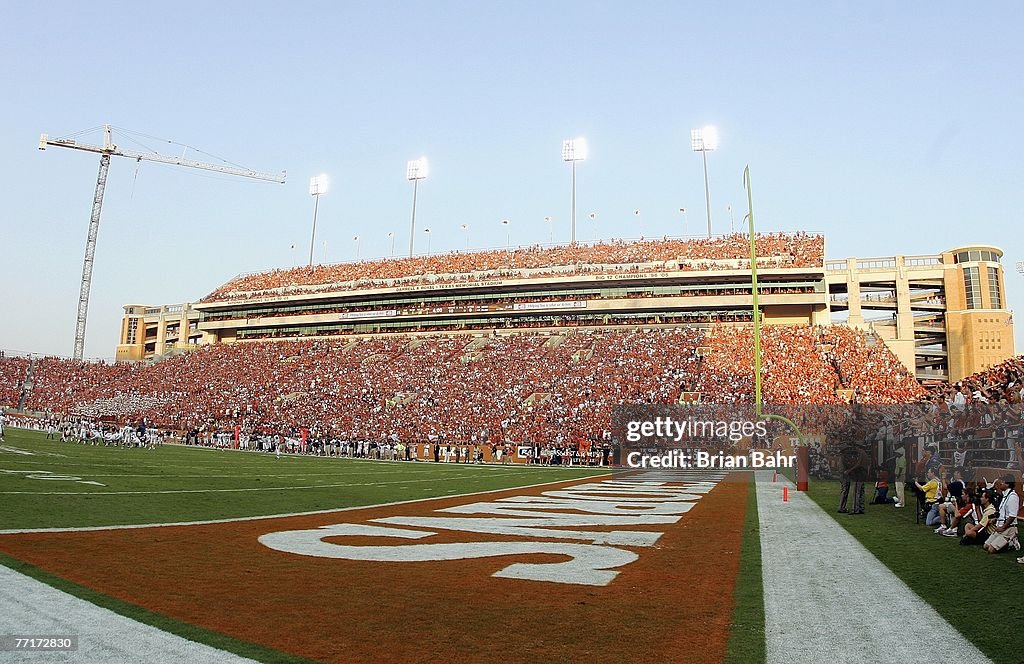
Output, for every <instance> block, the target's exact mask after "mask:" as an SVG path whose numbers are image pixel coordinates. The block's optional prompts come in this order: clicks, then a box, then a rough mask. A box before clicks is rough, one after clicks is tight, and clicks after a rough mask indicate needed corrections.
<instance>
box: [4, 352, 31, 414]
mask: <svg viewBox="0 0 1024 664" xmlns="http://www.w3.org/2000/svg"><path fill="white" fill-rule="evenodd" d="M28 365H29V361H28V360H27V359H26V358H24V357H6V356H4V355H3V354H2V353H0V408H3V407H5V406H7V407H11V408H16V407H17V406H18V403H19V401H20V400H21V390H22V388H23V386H24V384H25V377H26V375H27V373H28Z"/></svg>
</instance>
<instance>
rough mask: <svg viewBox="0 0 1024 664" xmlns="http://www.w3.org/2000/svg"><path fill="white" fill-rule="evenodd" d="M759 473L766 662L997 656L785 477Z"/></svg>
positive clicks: (952, 659) (978, 659)
mask: <svg viewBox="0 0 1024 664" xmlns="http://www.w3.org/2000/svg"><path fill="white" fill-rule="evenodd" d="M756 477H757V514H758V518H759V519H760V521H761V528H760V532H761V568H762V578H763V580H764V581H763V582H764V613H765V646H766V651H767V657H766V660H767V663H768V664H794V663H797V664H799V663H802V662H809V663H815V664H820V662H918V661H927V662H972V663H974V662H989V661H990V660H989V659H988V658H987V657H985V655H983V654H982V653H981V651H979V650H978V649H977V648H976V647H975V646H974V645H973V644H972V643H970V642H969V641H968V640H967V639H966V638H965V637H964V636H963V635H962V634H960V633H959V632H957V631H956V630H955V629H954V628H953V627H952V625H950V624H949V623H948V622H947V621H946V620H945V619H944V618H943V617H942V616H940V615H939V614H938V613H937V612H936V611H935V609H933V608H932V607H931V605H929V604H928V603H926V602H925V601H924V600H923V599H921V598H920V597H919V596H918V595H917V594H916V593H914V591H913V590H911V589H910V588H909V587H908V586H907V585H906V584H905V583H904V582H903V581H901V580H900V579H899V577H897V576H896V575H895V574H893V573H892V572H891V571H890V570H889V568H888V567H886V566H885V565H884V564H882V563H881V561H879V560H878V559H877V558H875V556H874V555H872V554H871V552H869V551H868V550H867V549H866V548H864V546H863V545H861V543H860V542H858V541H857V540H856V539H855V538H854V537H853V535H851V534H850V533H848V532H847V531H846V529H844V528H843V527H842V526H840V525H839V524H838V523H836V521H835V520H834V519H833V518H832V517H831V516H829V515H828V514H826V513H825V511H824V510H822V509H821V508H820V507H818V505H817V503H815V502H814V501H812V500H811V499H810V498H809V497H808V496H806V495H805V494H802V493H798V492H797V491H795V488H794V486H793V484H792V483H790V482H788V481H787V480H786V479H785V478H784V477H783V476H782V475H779V476H778V481H777V482H775V483H773V482H772V472H771V471H759V472H757V475H756ZM783 486H788V487H789V502H788V503H783V502H782V488H783ZM843 518H850V519H856V518H857V517H856V516H848V517H847V516H845V515H844V516H843ZM921 573H922V574H926V573H927V570H921Z"/></svg>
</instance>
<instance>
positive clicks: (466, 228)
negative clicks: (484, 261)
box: [459, 224, 469, 251]
mask: <svg viewBox="0 0 1024 664" xmlns="http://www.w3.org/2000/svg"><path fill="white" fill-rule="evenodd" d="M459 228H461V229H462V232H463V233H465V234H466V251H469V224H462V225H461V226H459Z"/></svg>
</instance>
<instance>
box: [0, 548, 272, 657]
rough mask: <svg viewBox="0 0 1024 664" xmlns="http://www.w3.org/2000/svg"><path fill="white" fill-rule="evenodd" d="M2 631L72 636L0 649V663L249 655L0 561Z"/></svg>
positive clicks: (0, 616)
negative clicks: (44, 648)
mask: <svg viewBox="0 0 1024 664" xmlns="http://www.w3.org/2000/svg"><path fill="white" fill-rule="evenodd" d="M0 606H2V607H3V610H2V611H0V634H7V635H23V636H29V635H34V636H44V635H46V636H56V635H64V636H69V635H74V636H77V637H78V650H76V651H71V652H37V653H25V652H17V653H15V652H9V651H8V652H0V662H12V663H13V662H19V663H20V662H48V663H49V662H67V663H69V664H92V663H94V662H95V663H96V664H114V663H118V662H142V661H146V662H160V663H161V664H165V663H166V664H174V663H178V662H180V663H181V664H206V663H207V662H208V663H210V664H215V663H221V662H223V663H226V664H236V663H237V664H242V663H243V662H252V661H253V660H250V659H246V658H243V657H239V656H238V655H235V654H232V653H230V652H226V651H224V650H218V649H216V648H212V647H210V646H207V645H203V644H201V643H196V642H194V641H189V640H188V639H184V638H182V637H180V636H176V635H174V634H170V633H168V632H164V631H162V630H160V629H157V628H156V627H152V626H150V625H146V624H144V623H140V622H137V621H135V620H132V619H131V618H126V617H124V616H121V615H118V614H116V613H114V612H113V611H110V610H108V609H104V608H101V607H98V606H96V605H95V604H91V603H90V602H87V601H85V600H83V599H79V598H78V597H75V596H73V595H69V594H67V593H65V592H63V591H60V590H57V589H56V588H53V587H51V586H48V585H46V584H45V583H42V582H40V581H36V580H35V579H33V578H31V577H28V576H25V575H24V574H20V573H18V572H15V571H14V570H12V569H8V568H7V567H4V566H2V565H0Z"/></svg>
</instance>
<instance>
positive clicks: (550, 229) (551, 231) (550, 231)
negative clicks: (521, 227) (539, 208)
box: [544, 217, 555, 244]
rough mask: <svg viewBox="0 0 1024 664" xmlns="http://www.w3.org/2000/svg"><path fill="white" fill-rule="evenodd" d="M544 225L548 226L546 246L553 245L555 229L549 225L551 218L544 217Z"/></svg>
mask: <svg viewBox="0 0 1024 664" xmlns="http://www.w3.org/2000/svg"><path fill="white" fill-rule="evenodd" d="M544 221H545V223H547V225H548V244H554V243H555V227H554V226H553V225H552V223H551V217H544Z"/></svg>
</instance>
